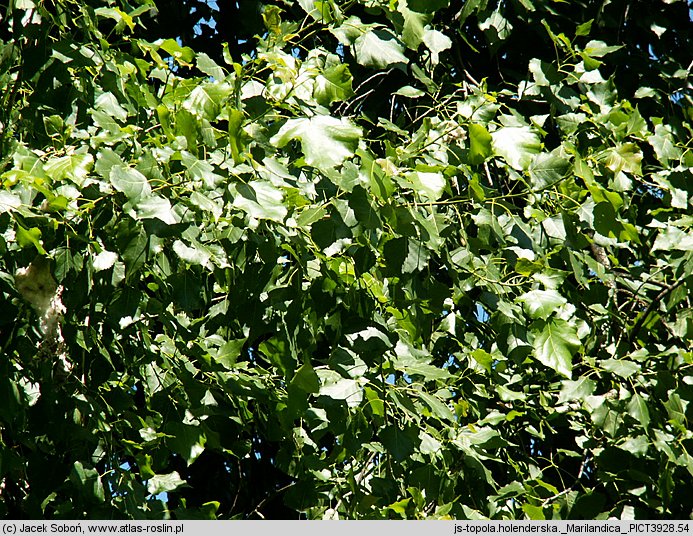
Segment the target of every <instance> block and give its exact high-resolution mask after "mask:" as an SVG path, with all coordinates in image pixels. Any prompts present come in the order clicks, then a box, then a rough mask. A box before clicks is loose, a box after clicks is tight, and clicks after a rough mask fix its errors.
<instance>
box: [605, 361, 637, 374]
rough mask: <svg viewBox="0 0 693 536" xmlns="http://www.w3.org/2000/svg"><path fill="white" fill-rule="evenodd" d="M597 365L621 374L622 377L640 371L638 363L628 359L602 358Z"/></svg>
mask: <svg viewBox="0 0 693 536" xmlns="http://www.w3.org/2000/svg"><path fill="white" fill-rule="evenodd" d="M599 365H600V366H601V367H602V368H603V369H604V370H607V371H609V372H613V373H614V374H616V375H618V376H621V377H622V378H630V377H631V376H632V375H633V374H636V373H637V372H640V365H638V364H637V363H635V362H633V361H630V360H628V359H602V360H601V361H599Z"/></svg>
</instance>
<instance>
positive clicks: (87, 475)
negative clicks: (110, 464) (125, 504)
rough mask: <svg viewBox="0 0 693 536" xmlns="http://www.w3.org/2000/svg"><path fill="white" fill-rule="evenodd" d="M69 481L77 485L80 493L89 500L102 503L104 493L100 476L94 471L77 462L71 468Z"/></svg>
mask: <svg viewBox="0 0 693 536" xmlns="http://www.w3.org/2000/svg"><path fill="white" fill-rule="evenodd" d="M70 480H71V481H72V482H74V483H76V484H78V485H79V488H80V490H79V491H80V492H81V493H82V494H83V495H84V496H86V497H88V498H89V499H92V500H93V499H96V500H97V501H98V502H104V500H105V493H104V488H103V482H102V481H101V476H100V475H99V472H98V471H97V470H96V469H88V468H86V467H84V465H83V464H82V462H80V461H79V460H78V461H76V462H75V463H74V465H73V466H72V471H71V472H70Z"/></svg>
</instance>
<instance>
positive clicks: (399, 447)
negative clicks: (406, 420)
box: [380, 425, 418, 462]
mask: <svg viewBox="0 0 693 536" xmlns="http://www.w3.org/2000/svg"><path fill="white" fill-rule="evenodd" d="M414 438H416V439H418V437H416V436H415V435H414V434H413V428H406V429H405V430H401V429H400V428H398V427H397V426H394V425H390V426H388V427H386V428H384V429H383V430H382V431H381V432H380V441H382V443H383V445H384V446H385V448H386V449H387V451H388V452H389V453H390V454H391V455H392V457H393V458H394V459H395V460H396V461H398V462H401V461H403V460H405V459H406V458H407V457H408V456H409V455H410V454H411V453H412V452H414V448H415V447H416V441H415V439H414Z"/></svg>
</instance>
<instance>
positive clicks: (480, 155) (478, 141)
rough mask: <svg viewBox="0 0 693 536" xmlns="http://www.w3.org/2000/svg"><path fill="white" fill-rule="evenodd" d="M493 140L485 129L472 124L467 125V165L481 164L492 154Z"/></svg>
mask: <svg viewBox="0 0 693 536" xmlns="http://www.w3.org/2000/svg"><path fill="white" fill-rule="evenodd" d="M492 140H493V138H492V137H491V134H489V132H488V130H486V127H484V126H483V125H478V124H476V123H472V124H471V125H469V163H470V164H481V163H483V162H484V161H485V160H486V159H487V158H488V157H490V156H491V155H492V154H493V147H492V145H491V143H492Z"/></svg>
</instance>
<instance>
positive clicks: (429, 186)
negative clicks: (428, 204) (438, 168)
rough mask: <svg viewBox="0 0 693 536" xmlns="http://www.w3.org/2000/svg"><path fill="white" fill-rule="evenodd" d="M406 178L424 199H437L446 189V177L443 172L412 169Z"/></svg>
mask: <svg viewBox="0 0 693 536" xmlns="http://www.w3.org/2000/svg"><path fill="white" fill-rule="evenodd" d="M406 178H407V180H408V181H409V182H411V183H412V185H413V187H414V191H415V192H416V193H418V194H419V195H420V196H421V197H422V198H423V199H424V200H430V201H437V200H438V199H440V197H441V196H442V195H443V191H444V190H445V178H444V177H443V175H442V174H441V173H429V172H423V171H412V172H411V173H407V175H406Z"/></svg>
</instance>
